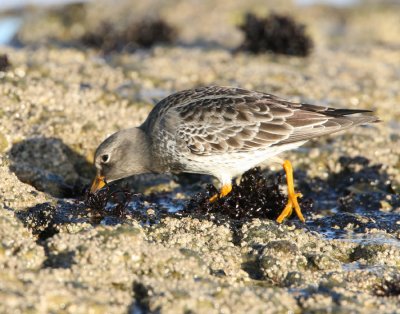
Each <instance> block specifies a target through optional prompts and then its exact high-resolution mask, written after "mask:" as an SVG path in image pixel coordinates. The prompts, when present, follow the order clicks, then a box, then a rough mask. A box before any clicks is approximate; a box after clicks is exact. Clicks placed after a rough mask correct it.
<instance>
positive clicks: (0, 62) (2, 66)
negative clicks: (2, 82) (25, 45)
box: [0, 54, 11, 72]
mask: <svg viewBox="0 0 400 314" xmlns="http://www.w3.org/2000/svg"><path fill="white" fill-rule="evenodd" d="M10 66H11V63H10V60H9V59H8V55H6V54H0V71H3V72H5V71H7V70H8V69H9V68H10Z"/></svg>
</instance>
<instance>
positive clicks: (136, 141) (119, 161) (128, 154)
mask: <svg viewBox="0 0 400 314" xmlns="http://www.w3.org/2000/svg"><path fill="white" fill-rule="evenodd" d="M150 164H151V158H150V141H149V139H148V136H147V135H146V134H145V133H144V132H143V131H142V130H141V129H139V128H131V129H126V130H122V131H119V132H117V133H114V134H113V135H111V136H110V137H108V138H107V139H105V140H104V142H103V143H101V144H100V145H99V147H98V148H97V149H96V153H95V157H94V165H95V166H96V173H97V174H96V178H95V179H94V181H93V183H92V186H91V188H90V192H91V193H94V192H96V191H97V190H99V189H101V188H102V187H103V186H104V185H105V184H106V182H108V183H109V182H112V181H115V180H119V179H122V178H126V177H129V176H132V175H135V174H140V173H146V172H150Z"/></svg>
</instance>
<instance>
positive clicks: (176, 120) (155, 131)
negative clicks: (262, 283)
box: [90, 86, 379, 223]
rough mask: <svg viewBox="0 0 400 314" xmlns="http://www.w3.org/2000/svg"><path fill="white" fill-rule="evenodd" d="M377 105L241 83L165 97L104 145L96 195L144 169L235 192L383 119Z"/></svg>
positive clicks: (292, 199)
mask: <svg viewBox="0 0 400 314" xmlns="http://www.w3.org/2000/svg"><path fill="white" fill-rule="evenodd" d="M370 112H371V111H370V110H363V109H335V108H331V107H326V106H319V105H311V104H306V103H298V102H292V101H288V100H285V99H282V98H280V97H278V96H274V95H272V94H268V93H264V92H258V91H252V90H247V89H243V88H239V87H225V86H206V87H198V88H193V89H188V90H183V91H179V92H176V93H174V94H171V95H170V96H168V97H166V98H164V99H163V100H161V101H160V102H158V103H157V104H156V105H155V107H154V108H153V109H152V110H151V112H150V113H149V115H148V117H147V119H146V120H145V121H144V122H143V123H142V124H141V125H140V126H137V127H131V128H128V129H122V130H120V131H118V132H116V133H114V134H112V135H111V136H109V137H108V138H106V139H105V140H104V141H103V142H102V143H101V144H100V145H99V146H98V148H97V149H96V151H95V155H94V165H95V167H96V177H95V179H94V181H93V183H92V185H91V188H90V192H91V193H95V192H96V191H98V190H99V189H101V188H103V187H104V186H105V185H106V184H107V183H110V182H113V181H116V180H119V179H122V178H125V177H129V176H133V175H136V174H143V173H174V174H176V173H182V172H186V173H198V174H206V175H211V176H213V177H215V178H217V179H218V181H219V182H220V184H221V188H220V191H219V193H218V194H216V195H214V196H212V197H211V198H210V199H209V201H210V202H214V201H216V200H217V199H218V198H223V197H225V196H226V195H228V194H229V193H230V192H231V190H232V180H233V179H234V178H235V177H238V176H240V175H241V174H243V173H244V172H245V171H247V170H249V169H251V168H253V167H256V166H259V165H264V164H265V163H266V162H268V161H269V160H274V159H276V158H278V160H281V159H279V157H278V155H279V154H281V153H283V152H284V151H288V150H292V149H295V148H298V147H299V146H301V145H303V144H304V143H306V142H307V141H309V140H310V139H313V138H316V137H320V136H323V135H327V134H331V133H335V132H338V131H342V130H346V129H349V128H352V127H354V126H357V125H362V124H368V123H373V122H378V121H379V119H378V118H377V117H376V116H374V115H371V114H369V113H370ZM282 166H283V169H284V170H285V173H286V182H287V189H288V191H287V195H288V201H287V205H286V206H285V207H284V208H283V210H282V212H281V214H280V215H279V217H278V218H277V220H276V221H277V222H278V223H282V222H283V221H284V220H285V219H286V218H288V217H289V216H290V215H291V214H292V212H293V210H294V211H295V213H296V214H297V216H298V218H299V219H300V220H301V221H302V222H305V219H304V216H303V214H302V212H301V208H300V206H299V202H298V198H299V197H301V196H302V195H301V193H299V192H296V191H295V188H294V178H293V167H292V164H291V162H290V161H289V160H284V161H283V162H282Z"/></svg>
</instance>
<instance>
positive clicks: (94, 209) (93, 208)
mask: <svg viewBox="0 0 400 314" xmlns="http://www.w3.org/2000/svg"><path fill="white" fill-rule="evenodd" d="M132 196H133V194H132V193H131V192H129V191H120V190H117V191H111V189H110V187H109V186H108V185H107V186H106V187H105V188H103V189H101V190H100V191H97V192H96V193H91V192H90V190H87V192H86V194H85V201H84V204H85V206H87V207H88V208H89V211H90V213H91V214H93V217H94V218H97V219H99V220H101V219H102V218H104V217H106V216H115V217H119V218H125V217H126V208H127V206H128V204H129V202H130V201H131V199H132ZM108 203H113V204H115V205H114V206H113V207H112V208H111V209H107V204H108Z"/></svg>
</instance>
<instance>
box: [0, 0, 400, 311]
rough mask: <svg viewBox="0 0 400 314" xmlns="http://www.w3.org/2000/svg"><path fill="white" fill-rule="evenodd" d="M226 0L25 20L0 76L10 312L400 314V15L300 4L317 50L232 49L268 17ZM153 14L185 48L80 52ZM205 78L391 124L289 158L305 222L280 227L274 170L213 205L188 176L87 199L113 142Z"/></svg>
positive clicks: (1, 221) (1, 238) (1, 244)
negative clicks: (104, 150)
mask: <svg viewBox="0 0 400 314" xmlns="http://www.w3.org/2000/svg"><path fill="white" fill-rule="evenodd" d="M218 3H219V4H218V7H217V8H214V4H215V3H213V4H212V9H213V10H212V9H211V4H210V3H208V2H204V3H203V2H202V3H201V4H200V3H199V4H198V7H197V9H196V10H195V11H196V12H193V8H191V7H190V6H189V5H188V4H187V2H176V3H175V6H174V7H173V9H171V8H172V7H170V6H168V5H164V4H163V3H161V2H157V1H154V2H146V4H137V3H136V2H135V5H137V10H135V13H134V14H131V15H129V14H128V12H132V10H128V9H127V8H131V7H132V5H133V4H132V2H129V1H121V2H120V3H119V5H107V4H106V3H100V2H93V3H91V4H87V5H83V4H79V5H74V6H72V7H69V9H68V10H67V9H59V10H52V11H50V12H47V13H41V14H39V15H38V16H37V15H35V12H33V15H32V16H31V17H30V19H28V20H27V22H26V23H25V24H24V26H23V27H22V29H21V31H20V32H19V34H18V41H19V43H20V44H21V45H22V46H21V47H20V48H18V49H16V48H10V47H4V48H1V49H2V50H4V53H5V54H6V55H7V56H8V59H9V60H10V62H11V63H12V66H11V67H9V68H8V69H7V71H5V72H3V71H1V72H0V83H1V84H0V103H1V107H0V178H1V184H0V198H1V202H0V300H1V302H0V312H5V313H23V312H39V313H46V312H65V313H89V312H93V313H126V312H130V313H153V312H154V313H191V312H193V313H243V312H249V313H276V312H278V313H286V312H288V311H292V312H310V313H315V312H327V311H330V312H337V313H349V312H352V313H367V312H379V313H396V312H398V309H399V306H400V301H399V297H398V296H399V290H400V289H399V285H398V281H399V277H400V274H399V265H400V242H399V241H400V197H399V192H400V185H399V184H400V160H399V156H400V146H399V145H398V143H399V140H400V137H399V132H400V124H399V121H400V107H399V106H397V104H398V103H399V102H400V91H399V88H398V82H399V80H400V77H399V75H400V74H399V73H400V72H399V69H398V66H397V65H398V64H400V54H399V52H398V49H397V48H398V46H399V45H400V41H399V37H398V33H399V29H398V23H397V19H398V14H399V11H398V8H396V7H389V6H383V5H381V6H379V5H378V6H372V7H371V6H368V5H360V6H359V7H357V8H348V9H345V8H343V9H340V10H339V9H334V8H330V7H309V8H299V9H296V10H293V12H296V13H295V15H294V18H295V19H296V20H298V21H299V22H300V23H303V24H306V25H307V30H309V35H310V36H312V38H313V40H314V50H313V52H312V54H311V55H310V56H309V57H307V58H296V57H288V56H276V55H271V54H260V55H253V54H247V53H245V52H235V53H233V49H234V48H235V47H237V46H238V45H239V44H240V42H241V41H242V40H243V38H241V33H240V31H239V30H238V28H237V25H240V24H241V23H242V22H243V20H244V16H245V14H246V12H249V11H250V10H251V8H252V7H256V8H260V10H261V12H264V11H265V12H266V13H267V12H269V11H270V10H269V9H268V8H267V7H265V2H263V1H261V2H260V1H250V2H246V3H245V2H241V1H238V2H231V1H229V2H228V1H226V2H225V1H221V2H218ZM272 4H273V5H274V9H276V10H277V12H278V13H279V12H280V10H281V9H282V8H283V7H284V6H286V7H287V6H291V5H290V4H288V3H285V1H276V3H275V2H271V5H272ZM155 8H157V14H158V15H159V16H160V17H162V18H163V19H165V21H166V22H168V23H170V24H171V25H173V26H174V27H176V28H177V31H178V34H179V35H178V36H179V38H178V43H179V44H178V45H175V46H160V45H155V46H154V47H153V48H151V49H149V50H135V52H134V53H127V52H120V53H118V52H113V53H110V54H108V55H107V56H105V55H104V54H103V53H100V52H99V51H96V50H92V49H89V48H88V49H83V48H82V47H81V46H77V45H75V43H76V42H77V41H78V40H79V39H80V38H81V37H82V35H83V34H84V33H85V31H93V30H94V29H95V28H96V27H97V26H96V25H100V23H101V22H102V21H104V20H109V21H111V22H112V23H114V22H115V24H116V25H121V28H123V27H124V25H129V24H130V22H131V21H132V19H136V20H138V19H139V18H142V17H144V16H145V14H144V13H145V12H147V11H149V10H155ZM74 10H75V11H74ZM76 10H78V11H76ZM262 10H264V11H262ZM73 12H75V13H73ZM76 12H79V14H77V13H76ZM99 12H100V13H101V14H100V13H99ZM31 13H32V12H31ZM128 15H129V16H128ZM47 16H48V18H47ZM60 16H61V17H62V16H64V18H62V19H60ZM261 16H262V15H261ZM265 16H266V14H265ZM117 19H118V20H119V23H121V24H118V23H117ZM205 21H206V22H205ZM172 22H173V23H172ZM50 25H51V27H50ZM187 25H190V27H187ZM49 29H51V30H52V33H51V34H49V31H48V30H49ZM365 34H368V36H365ZM2 53H3V52H2ZM210 84H218V85H237V86H241V87H245V88H250V89H256V90H262V91H267V92H271V93H274V94H278V95H280V96H284V97H287V98H289V99H292V100H295V101H304V102H311V103H316V104H326V105H330V106H334V107H338V108H345V107H349V108H355V109H361V108H364V109H371V110H375V111H376V114H377V115H378V116H379V117H380V118H381V120H382V122H381V123H378V124H374V125H372V126H367V127H359V128H356V129H352V130H350V131H348V132H346V133H340V134H337V135H333V136H330V137H324V138H320V139H317V140H315V141H310V142H309V143H307V144H306V145H305V146H303V147H302V148H300V149H299V150H297V151H292V152H289V153H287V154H286V155H285V156H282V157H286V158H288V159H290V160H291V161H292V163H293V165H294V169H295V172H294V177H295V181H296V182H295V183H296V189H297V190H299V191H301V192H302V194H303V195H304V197H303V199H302V207H303V210H304V214H305V217H306V220H307V221H306V223H305V224H302V223H301V222H299V221H298V219H297V218H296V217H293V219H290V220H286V221H285V222H284V224H281V225H279V224H277V223H276V222H275V220H274V219H275V218H276V216H277V215H279V213H280V212H281V210H282V207H283V206H284V205H285V203H286V194H285V188H286V187H285V180H284V177H283V170H282V169H280V167H279V165H278V166H276V165H270V166H268V167H267V168H266V169H263V170H261V171H259V172H258V171H255V170H252V171H250V172H249V173H248V174H247V176H244V177H243V178H242V183H241V184H239V186H235V187H234V191H233V193H232V195H230V196H228V197H227V198H225V199H221V200H218V201H217V202H215V204H211V205H210V204H209V203H207V199H208V198H209V197H210V195H211V194H213V193H214V192H215V190H213V189H212V188H210V187H209V184H210V183H215V182H213V181H212V179H210V178H208V177H205V176H193V175H180V176H174V175H143V176H137V177H135V178H130V179H127V180H124V181H121V182H117V183H115V184H113V185H110V186H109V187H108V188H107V189H105V190H104V191H103V192H101V193H100V194H98V195H96V196H91V197H92V198H90V196H89V195H85V188H87V186H88V184H89V183H90V180H91V178H92V176H93V174H94V169H93V167H92V166H91V161H92V159H93V153H94V150H95V148H96V146H97V145H98V144H99V143H100V142H101V140H102V139H103V138H105V137H106V136H107V135H108V134H111V133H112V132H115V131H116V130H119V129H121V128H126V127H131V126H135V125H138V124H140V123H141V122H142V121H143V120H144V119H145V117H146V116H147V114H148V112H149V111H150V110H151V108H152V106H153V104H154V103H155V102H156V101H157V100H159V99H160V98H162V97H164V96H166V95H168V94H169V93H171V92H173V91H176V90H181V89H185V88H192V87H195V86H199V85H210ZM238 182H240V181H238ZM257 193H259V194H260V195H259V197H257V196H258V195H257ZM311 200H312V206H311ZM261 205H262V206H261ZM264 205H265V206H264ZM260 208H262V209H261V210H260Z"/></svg>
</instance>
